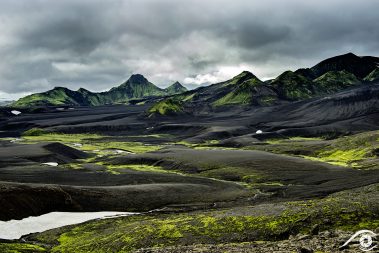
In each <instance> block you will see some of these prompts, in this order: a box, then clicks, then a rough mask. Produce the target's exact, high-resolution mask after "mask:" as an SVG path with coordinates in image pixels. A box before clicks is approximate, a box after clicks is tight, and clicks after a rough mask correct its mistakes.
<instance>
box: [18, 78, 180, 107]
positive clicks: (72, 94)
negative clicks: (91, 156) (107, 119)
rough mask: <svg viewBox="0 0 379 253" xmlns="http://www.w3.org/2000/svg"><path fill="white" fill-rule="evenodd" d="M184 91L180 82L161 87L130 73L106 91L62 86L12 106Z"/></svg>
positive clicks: (90, 101) (81, 102) (96, 102)
mask: <svg viewBox="0 0 379 253" xmlns="http://www.w3.org/2000/svg"><path fill="white" fill-rule="evenodd" d="M183 91H186V88H184V87H183V86H182V85H181V84H180V83H178V82H176V83H174V84H173V85H171V86H169V87H168V88H166V89H161V88H159V87H157V86H155V85H154V84H153V83H151V82H149V81H148V80H147V79H146V78H145V77H144V76H143V75H139V74H136V75H132V76H131V77H130V78H129V79H128V80H127V81H126V82H124V83H123V84H121V85H120V86H117V87H114V88H112V89H110V90H109V91H106V92H99V93H95V92H91V91H88V90H86V89H83V88H80V89H79V90H77V91H73V90H70V89H67V88H63V87H55V88H54V89H52V90H49V91H46V92H42V93H36V94H32V95H29V96H26V97H23V98H21V99H19V100H18V101H16V102H15V103H13V106H19V107H26V106H45V105H48V106H59V105H72V106H98V105H105V104H115V103H127V102H128V101H129V100H131V99H138V98H146V97H159V96H167V95H173V94H177V93H180V92H183Z"/></svg>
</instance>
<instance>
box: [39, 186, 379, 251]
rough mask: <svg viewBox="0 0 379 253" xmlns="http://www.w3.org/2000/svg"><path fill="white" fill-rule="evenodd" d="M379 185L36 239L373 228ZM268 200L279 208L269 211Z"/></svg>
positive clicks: (149, 241) (265, 235)
mask: <svg viewBox="0 0 379 253" xmlns="http://www.w3.org/2000/svg"><path fill="white" fill-rule="evenodd" d="M376 188H378V186H377V185H376V186H370V187H365V188H363V189H360V190H359V191H346V192H341V193H337V194H333V195H331V196H329V197H326V198H324V199H319V200H306V201H296V202H288V203H280V204H278V203H277V204H264V205H263V207H260V206H259V205H257V206H251V207H234V208H230V209H220V210H208V211H196V212H190V213H173V214H155V215H154V214H152V215H141V216H130V217H123V218H116V219H108V220H96V221H90V222H87V223H83V224H79V225H77V226H74V227H66V228H63V229H60V230H59V232H57V231H47V232H44V233H42V234H38V235H36V236H35V239H36V240H37V241H39V242H41V243H44V244H46V245H51V246H52V252H132V251H133V250H135V249H138V248H147V247H166V246H173V245H191V244H201V243H204V244H220V243H239V242H249V241H262V240H280V239H286V238H288V237H289V235H296V234H298V233H302V234H309V233H311V230H312V228H313V227H315V226H316V225H317V226H318V227H319V229H320V231H323V230H326V229H344V230H348V231H352V229H356V228H366V229H375V228H377V226H378V224H379V223H378V219H379V216H378V214H377V212H375V210H377V208H378V207H379V206H378V203H379V202H378V201H377V196H378V195H377V189H376ZM270 205H271V206H272V208H274V209H275V210H276V211H275V212H271V211H270V212H269V213H270V214H268V213H267V208H270ZM276 206H277V207H276ZM325 220H327V221H328V222H324V221H325ZM353 231H354V230H353ZM56 242H58V245H57V244H55V243H56Z"/></svg>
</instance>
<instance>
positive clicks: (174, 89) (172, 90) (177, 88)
mask: <svg viewBox="0 0 379 253" xmlns="http://www.w3.org/2000/svg"><path fill="white" fill-rule="evenodd" d="M165 91H166V92H167V93H169V94H177V93H182V92H185V91H187V88H186V87H184V86H183V85H182V84H181V83H179V82H178V81H176V82H175V83H173V84H171V85H170V86H168V87H167V88H166V89H165Z"/></svg>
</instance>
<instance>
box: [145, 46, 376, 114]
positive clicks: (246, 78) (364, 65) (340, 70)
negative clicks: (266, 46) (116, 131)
mask: <svg viewBox="0 0 379 253" xmlns="http://www.w3.org/2000/svg"><path fill="white" fill-rule="evenodd" d="M378 66H379V58H378V57H371V56H363V57H360V56H356V55H354V54H352V53H348V54H344V55H340V56H335V57H332V58H329V59H326V60H324V61H322V62H320V63H318V64H316V65H315V66H313V67H311V68H302V69H298V70H296V71H285V72H284V73H282V74H281V75H279V76H278V77H277V78H275V79H272V80H269V81H267V82H263V81H261V80H259V79H258V78H257V77H256V76H255V75H254V74H252V73H250V72H247V71H244V72H242V73H241V74H239V75H237V76H235V77H233V78H232V79H230V80H228V81H225V82H221V83H217V84H213V85H209V86H206V87H200V88H197V89H195V90H191V91H187V92H184V93H181V94H177V95H174V96H171V97H170V103H169V104H173V101H174V100H177V101H180V102H183V103H181V106H182V107H183V108H184V107H186V106H192V108H194V105H196V107H199V106H204V105H207V106H212V107H214V108H215V107H219V106H225V105H257V106H265V105H273V104H277V103H282V102H285V101H298V100H303V99H308V98H312V97H316V96H323V95H327V94H333V93H336V92H339V91H342V90H344V89H346V88H349V87H353V86H356V85H361V84H363V83H368V82H374V81H377V80H379V67H378ZM160 104H161V105H165V106H166V105H167V104H166V103H164V102H162V101H161V102H160ZM150 112H151V111H150ZM154 112H155V113H160V112H165V110H157V108H156V107H155V110H154Z"/></svg>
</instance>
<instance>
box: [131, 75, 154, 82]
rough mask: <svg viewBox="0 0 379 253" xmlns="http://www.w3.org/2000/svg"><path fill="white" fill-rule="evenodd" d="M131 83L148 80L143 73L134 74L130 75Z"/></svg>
mask: <svg viewBox="0 0 379 253" xmlns="http://www.w3.org/2000/svg"><path fill="white" fill-rule="evenodd" d="M128 81H129V82H131V83H147V82H149V81H148V80H147V79H146V78H145V77H144V76H143V75H141V74H134V75H131V76H130V78H129V80H128Z"/></svg>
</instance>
